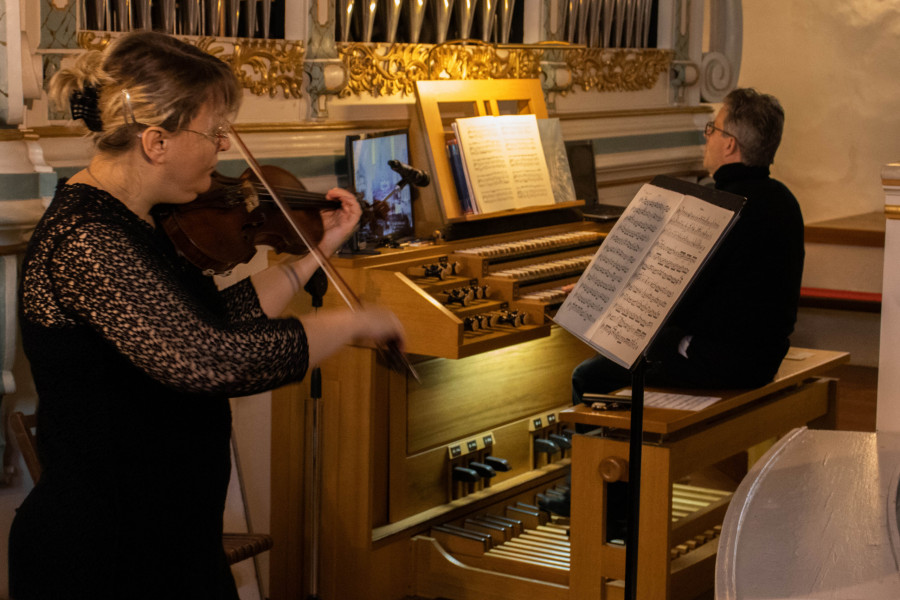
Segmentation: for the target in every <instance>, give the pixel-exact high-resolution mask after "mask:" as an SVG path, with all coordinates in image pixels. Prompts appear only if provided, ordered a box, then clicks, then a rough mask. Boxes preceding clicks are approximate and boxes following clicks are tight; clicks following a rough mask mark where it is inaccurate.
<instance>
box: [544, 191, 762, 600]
mask: <svg viewBox="0 0 900 600" xmlns="http://www.w3.org/2000/svg"><path fill="white" fill-rule="evenodd" d="M745 202H746V199H745V198H742V197H740V196H736V195H734V194H729V193H727V192H722V191H719V190H715V189H712V188H706V187H703V186H700V185H697V184H692V183H688V182H685V181H681V180H679V179H675V178H672V177H666V176H659V177H655V178H653V180H652V181H651V182H650V183H648V184H645V185H644V186H643V187H641V189H640V190H639V191H638V193H637V195H636V196H635V197H634V198H633V199H632V200H631V202H630V203H629V205H628V207H627V208H626V209H625V212H624V213H623V214H622V216H621V217H620V218H619V220H618V221H617V222H616V224H615V225H614V226H613V228H612V230H610V232H609V234H607V236H606V239H605V240H604V242H603V244H601V246H600V248H599V250H597V253H596V254H595V255H594V257H593V259H592V260H591V262H590V264H589V265H588V267H587V269H585V271H584V273H583V274H582V276H581V278H580V279H579V280H578V283H576V284H575V288H574V289H573V290H572V292H571V293H570V294H569V296H568V297H567V298H566V300H565V302H563V304H562V306H561V307H560V309H559V311H558V312H557V313H556V316H555V317H554V321H556V323H558V324H559V325H560V326H561V327H563V328H564V329H566V330H568V331H569V332H570V333H572V334H573V335H575V336H577V337H579V338H580V339H581V340H583V341H584V342H585V343H587V344H588V345H590V346H592V347H593V348H594V349H596V350H597V352H599V353H600V354H601V355H603V356H605V357H606V358H608V359H610V360H612V361H613V362H615V363H617V364H619V365H621V366H623V367H625V368H626V369H629V370H630V371H631V381H632V384H631V388H632V397H631V422H630V436H629V454H628V519H627V522H628V534H627V540H626V545H625V594H624V596H625V598H626V599H627V600H635V599H636V598H637V573H638V570H637V560H638V543H639V532H638V526H639V524H640V516H639V511H640V483H641V449H642V444H643V420H644V417H643V415H644V374H645V371H646V365H647V360H646V353H647V350H648V348H649V347H650V344H651V343H652V341H653V339H654V338H655V337H656V335H657V334H658V333H659V331H660V329H661V328H662V326H663V325H664V324H665V321H666V319H667V318H668V317H669V315H671V314H672V311H673V310H674V309H675V307H676V305H677V304H678V302H679V301H680V300H681V298H682V297H683V296H684V293H685V292H686V291H687V290H688V288H689V287H690V285H691V283H692V282H693V281H694V280H695V279H696V278H697V275H698V274H699V273H700V270H701V268H702V267H703V265H705V264H706V263H707V262H708V260H709V258H710V257H711V256H712V255H713V253H714V252H715V250H716V249H717V248H718V246H719V244H720V243H721V242H722V240H723V239H724V238H725V235H726V234H727V233H728V231H729V230H730V229H731V228H732V227H733V226H734V223H735V222H736V221H737V219H738V216H739V214H740V211H741V209H742V208H743V206H744V203H745Z"/></svg>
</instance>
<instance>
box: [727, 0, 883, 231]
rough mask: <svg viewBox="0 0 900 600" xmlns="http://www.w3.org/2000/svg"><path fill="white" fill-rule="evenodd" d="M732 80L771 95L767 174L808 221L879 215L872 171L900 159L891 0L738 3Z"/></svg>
mask: <svg viewBox="0 0 900 600" xmlns="http://www.w3.org/2000/svg"><path fill="white" fill-rule="evenodd" d="M743 8H744V49H743V64H742V66H741V75H740V79H739V85H740V86H750V87H756V88H758V89H759V90H760V91H764V92H768V93H771V94H774V95H775V96H777V97H778V98H779V99H780V100H781V102H782V104H783V105H784V108H785V112H786V115H787V116H786V120H785V135H784V140H783V141H782V145H781V149H780V150H779V152H778V155H777V156H776V163H775V166H774V168H773V174H774V176H775V177H776V178H779V179H781V180H782V181H784V182H785V183H786V184H787V185H788V186H789V187H790V188H791V189H792V190H793V192H794V194H795V195H796V196H797V199H798V200H799V201H800V205H801V207H802V208H803V214H804V218H805V219H806V221H807V222H813V221H821V220H824V219H830V218H834V217H841V216H846V215H851V214H859V213H866V212H873V211H880V210H882V209H883V207H884V193H883V191H882V189H881V175H880V171H881V167H882V166H883V165H884V164H886V163H889V162H893V161H896V160H898V159H900V135H898V134H900V110H897V109H898V105H900V79H897V78H896V77H894V76H893V72H894V71H895V70H896V64H897V57H898V56H900V3H898V2H885V1H884V0H791V1H790V2H785V1H784V0H743Z"/></svg>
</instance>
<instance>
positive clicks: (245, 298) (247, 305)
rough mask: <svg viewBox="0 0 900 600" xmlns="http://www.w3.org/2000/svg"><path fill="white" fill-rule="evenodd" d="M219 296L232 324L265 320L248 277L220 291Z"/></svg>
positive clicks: (254, 289)
mask: <svg viewBox="0 0 900 600" xmlns="http://www.w3.org/2000/svg"><path fill="white" fill-rule="evenodd" d="M221 294H222V299H223V301H224V302H225V309H226V310H227V311H228V316H229V318H230V319H231V320H232V321H233V322H238V321H252V320H256V319H263V320H265V319H266V316H265V313H264V312H263V309H262V307H261V306H260V304H259V296H258V295H257V293H256V288H254V287H253V284H252V283H250V278H249V277H245V278H244V279H241V280H240V281H238V282H237V283H235V284H234V285H230V286H228V287H227V288H225V289H224V290H222V292H221Z"/></svg>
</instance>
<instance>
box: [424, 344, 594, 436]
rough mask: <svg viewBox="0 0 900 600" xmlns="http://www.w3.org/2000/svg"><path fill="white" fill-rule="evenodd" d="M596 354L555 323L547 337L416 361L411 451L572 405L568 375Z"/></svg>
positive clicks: (569, 377)
mask: <svg viewBox="0 0 900 600" xmlns="http://www.w3.org/2000/svg"><path fill="white" fill-rule="evenodd" d="M593 355H594V353H593V351H592V350H591V348H590V347H588V346H587V345H586V344H584V343H583V342H581V341H580V340H578V339H577V338H575V337H574V336H572V335H571V334H569V333H568V332H566V331H565V330H563V329H561V328H559V327H554V328H553V329H552V330H551V335H550V337H549V338H544V339H540V340H535V341H531V342H528V343H526V344H519V345H516V346H510V347H507V348H503V349H500V350H495V351H493V352H488V353H485V354H480V355H478V356H473V357H470V358H465V359H460V360H452V361H451V360H442V359H435V360H429V361H425V362H422V363H419V364H418V365H417V369H418V371H419V375H420V378H421V380H422V383H421V384H417V383H415V382H410V385H409V407H408V414H409V423H408V442H407V451H408V452H409V454H414V453H416V452H420V451H422V450H424V449H427V448H431V447H435V446H437V445H440V444H446V443H449V442H452V441H454V440H457V439H460V438H463V437H465V436H466V435H468V434H470V433H476V432H479V431H485V430H488V429H491V428H492V427H496V426H497V425H502V424H505V423H510V422H512V421H516V420H518V419H521V418H523V417H528V416H530V415H532V414H535V413H538V412H540V411H542V410H551V409H554V408H557V407H559V406H565V405H571V378H572V369H574V368H575V367H576V366H577V365H578V364H579V363H580V362H581V361H582V360H585V359H587V358H589V357H591V356H593Z"/></svg>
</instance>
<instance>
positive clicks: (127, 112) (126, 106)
mask: <svg viewBox="0 0 900 600" xmlns="http://www.w3.org/2000/svg"><path fill="white" fill-rule="evenodd" d="M122 98H123V103H122V106H123V109H122V113H123V115H124V117H125V124H126V125H134V126H135V127H136V126H138V125H140V123H138V122H137V119H136V118H134V109H132V108H131V94H129V93H128V90H127V89H123V90H122ZM129 117H130V118H131V122H129V121H128V119H129Z"/></svg>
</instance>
